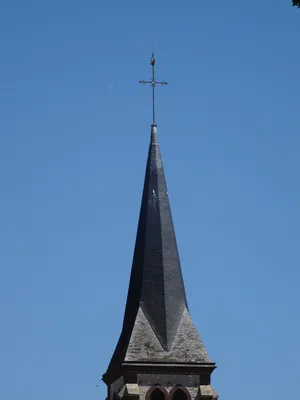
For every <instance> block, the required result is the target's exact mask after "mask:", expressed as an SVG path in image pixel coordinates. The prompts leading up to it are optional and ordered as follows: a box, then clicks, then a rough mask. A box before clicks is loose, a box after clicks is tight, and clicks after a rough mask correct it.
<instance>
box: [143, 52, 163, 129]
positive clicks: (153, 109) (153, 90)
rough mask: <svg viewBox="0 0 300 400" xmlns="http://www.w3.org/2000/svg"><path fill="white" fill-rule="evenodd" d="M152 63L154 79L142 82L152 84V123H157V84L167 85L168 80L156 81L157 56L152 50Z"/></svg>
mask: <svg viewBox="0 0 300 400" xmlns="http://www.w3.org/2000/svg"><path fill="white" fill-rule="evenodd" d="M150 64H151V66H152V79H151V81H144V80H142V81H140V83H149V84H150V85H151V86H152V125H155V97H154V95H155V87H156V85H167V84H168V82H165V81H161V82H159V81H156V80H155V58H154V53H153V52H152V57H151V61H150Z"/></svg>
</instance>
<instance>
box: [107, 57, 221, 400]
mask: <svg viewBox="0 0 300 400" xmlns="http://www.w3.org/2000/svg"><path fill="white" fill-rule="evenodd" d="M153 60H154V63H155V59H154V56H153V57H152V59H151V65H152V67H153V80H152V81H150V82H147V83H151V82H152V86H153V93H154V86H155V79H154V63H153V64H152V62H153ZM154 122H155V121H154V110H153V124H152V126H151V138H150V146H149V153H148V160H147V166H146V174H145V182H144V189H143V196H142V203H141V209H140V216H139V222H138V230H137V236H136V243H135V249H134V256H133V263H132V269H131V276H130V283H129V289H128V296H127V303H126V308H125V315H124V320H123V327H122V332H121V335H120V338H119V341H118V343H117V346H116V349H115V351H114V354H113V356H112V358H111V361H110V364H109V366H108V369H107V371H106V372H105V374H104V375H103V378H102V379H103V381H104V383H105V384H106V385H107V389H108V398H107V400H116V399H123V400H130V399H131V400H217V399H218V395H217V393H216V392H215V390H214V389H213V388H212V386H211V373H212V372H213V371H214V369H215V368H216V364H215V363H214V362H212V361H211V360H210V358H209V356H208V354H207V352H206V349H205V347H204V345H203V343H202V341H201V339H200V337H199V335H198V332H197V330H196V328H195V325H194V323H193V321H192V319H191V316H190V314H189V310H188V305H187V300H186V294H185V288H184V282H183V278H182V272H181V266H180V260H179V254H178V249H177V243H176V237H175V231H174V226H173V221H172V215H171V210H170V203H169V197H168V192H167V186H166V181H165V175H164V169H163V164H162V158H161V154H160V150H159V144H158V138H157V126H156V124H155V123H154Z"/></svg>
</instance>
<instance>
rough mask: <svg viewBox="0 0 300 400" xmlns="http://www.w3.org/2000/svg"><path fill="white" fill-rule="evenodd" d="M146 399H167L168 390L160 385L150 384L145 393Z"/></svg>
mask: <svg viewBox="0 0 300 400" xmlns="http://www.w3.org/2000/svg"><path fill="white" fill-rule="evenodd" d="M146 400H168V392H167V390H166V389H165V388H164V387H162V386H160V385H155V386H152V387H151V388H150V389H149V390H148V392H147V394H146Z"/></svg>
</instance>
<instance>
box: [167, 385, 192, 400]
mask: <svg viewBox="0 0 300 400" xmlns="http://www.w3.org/2000/svg"><path fill="white" fill-rule="evenodd" d="M169 398H170V400H191V395H190V392H189V391H188V390H187V388H185V387H184V386H181V385H178V386H176V387H174V388H173V389H172V390H171V391H170V395H169Z"/></svg>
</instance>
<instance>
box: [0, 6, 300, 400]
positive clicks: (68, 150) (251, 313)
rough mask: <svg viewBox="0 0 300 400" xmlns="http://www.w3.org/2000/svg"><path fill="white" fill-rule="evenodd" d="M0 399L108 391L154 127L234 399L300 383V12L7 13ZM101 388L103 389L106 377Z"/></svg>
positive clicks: (286, 392)
mask: <svg viewBox="0 0 300 400" xmlns="http://www.w3.org/2000/svg"><path fill="white" fill-rule="evenodd" d="M0 31H1V34H0V49H1V51H0V65H1V74H0V89H1V90H0V110H1V118H0V129H1V135H0V186H1V192H0V243H1V251H0V265H1V271H0V273H1V276H0V320H1V330H0V376H1V384H0V398H1V399H5V400H19V399H22V400H53V399H58V400H65V399H72V400H81V399H90V400H93V399H104V398H105V395H106V391H105V386H104V384H102V383H101V382H100V376H101V375H102V373H104V372H105V370H106V367H107V365H108V362H109V359H110V357H111V355H112V352H113V350H114V346H115V345H116V342H117V339H118V336H119V333H120V329H121V324H122V318H123V311H124V305H125V300H126V295H127V285H128V279H129V273H130V268H131V261H132V254H133V247H134V241H135V233H136V226H137V218H138V213H139V206H140V201H141V192H142V184H143V178H144V170H145V161H146V155H147V150H148V142H149V132H150V123H151V109H150V105H151V98H150V89H149V88H147V87H141V86H140V85H139V84H138V80H139V79H142V78H144V79H147V78H149V77H150V74H151V70H150V66H149V59H150V56H151V51H152V47H153V46H154V48H155V51H156V57H157V76H158V78H160V79H166V80H168V81H169V86H168V87H163V88H159V89H158V90H159V93H158V101H157V108H158V111H157V119H158V124H159V138H160V144H161V150H162V155H163V159H164V164H165V171H166V177H167V183H168V189H169V193H170V199H171V207H172V212H173V217H174V222H175V228H176V232H177V239H178V245H179V250H180V255H181V262H182V268H183V274H184V278H185V283H186V289H187V294H188V301H189V306H190V310H191V314H192V317H193V319H194V322H195V324H196V326H197V328H198V330H199V332H200V335H201V337H202V339H203V341H204V343H205V344H206V347H207V349H208V352H209V354H210V356H211V358H212V359H213V360H214V361H216V363H217V365H218V369H217V370H216V371H215V372H214V374H213V384H214V386H215V388H216V389H217V391H218V392H219V393H220V395H221V398H222V399H230V400H240V399H241V398H243V400H252V399H253V397H254V396H255V397H258V398H262V399H272V400H282V399H283V398H292V397H294V393H296V397H297V393H298V390H299V377H300V372H299V357H300V346H299V337H300V320H299V285H300V272H299V266H300V256H299V241H300V233H299V232H300V231H299V226H300V213H299V204H300V188H299V170H300V168H299V167H300V161H299V146H300V139H299V121H300V120H299V118H300V115H299V102H300V79H299V65H300V52H299V38H300V12H299V11H298V10H297V9H296V8H292V6H291V0H274V1H267V0H265V1H262V0H253V1H238V0H231V1H196V0H191V1H188V2H187V1H181V2H180V1H177V0H176V1H163V2H162V1H158V0H154V1H151V2H144V1H137V0H133V1H130V0H128V1H127V2H126V1H105V2H104V1H100V0H98V1H96V0H91V1H89V0H87V1H85V2H84V1H78V0H73V1H67V0H60V1H57V0H56V1H51V2H49V1H47V2H46V1H41V0H39V1H37V0H32V1H21V0H2V2H1V5H0ZM97 383H100V387H98V388H97V387H96V384H97Z"/></svg>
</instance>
